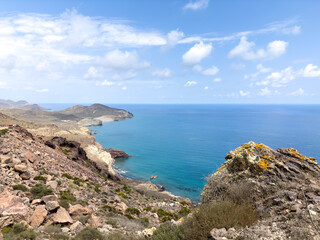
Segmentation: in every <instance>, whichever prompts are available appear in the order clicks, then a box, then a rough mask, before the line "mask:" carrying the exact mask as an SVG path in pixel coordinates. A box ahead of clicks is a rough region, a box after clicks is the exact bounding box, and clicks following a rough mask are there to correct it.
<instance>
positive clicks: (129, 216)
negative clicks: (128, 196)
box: [124, 214, 135, 220]
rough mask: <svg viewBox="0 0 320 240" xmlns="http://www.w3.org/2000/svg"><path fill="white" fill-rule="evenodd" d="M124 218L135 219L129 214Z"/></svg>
mask: <svg viewBox="0 0 320 240" xmlns="http://www.w3.org/2000/svg"><path fill="white" fill-rule="evenodd" d="M124 216H126V217H127V218H128V219H130V220H132V219H135V218H134V217H133V216H131V215H130V214H125V215H124Z"/></svg>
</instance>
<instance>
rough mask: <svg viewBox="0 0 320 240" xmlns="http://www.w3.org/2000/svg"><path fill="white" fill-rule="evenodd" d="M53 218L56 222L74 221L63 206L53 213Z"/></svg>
mask: <svg viewBox="0 0 320 240" xmlns="http://www.w3.org/2000/svg"><path fill="white" fill-rule="evenodd" d="M52 220H53V222H54V223H73V220H72V218H71V217H70V215H69V213H68V212H67V210H66V209H64V208H63V207H60V208H59V209H58V211H57V212H56V213H55V214H54V215H53V217H52Z"/></svg>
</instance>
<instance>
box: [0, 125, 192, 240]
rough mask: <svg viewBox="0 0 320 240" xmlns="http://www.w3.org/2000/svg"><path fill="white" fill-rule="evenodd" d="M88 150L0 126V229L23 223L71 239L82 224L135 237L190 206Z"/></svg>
mask: <svg viewBox="0 0 320 240" xmlns="http://www.w3.org/2000/svg"><path fill="white" fill-rule="evenodd" d="M89 146H91V147H92V146H94V147H97V146H96V145H89ZM87 147H88V146H87ZM97 148H98V147H97ZM103 151H104V150H103V149H99V154H102V153H103ZM88 152H89V151H88V150H85V149H84V148H82V147H81V144H80V143H77V142H74V141H68V140H66V139H65V138H61V137H54V138H50V137H46V136H38V135H33V134H31V133H30V132H28V131H27V130H26V129H24V128H21V127H19V126H14V127H2V128H1V129H0V160H1V168H0V170H1V171H0V192H1V194H0V229H2V230H5V231H7V229H8V227H9V228H10V227H11V226H12V225H13V224H15V223H18V222H25V223H26V224H28V226H30V227H32V228H33V229H34V231H35V232H36V235H37V238H38V239H69V237H73V236H75V235H76V234H77V233H79V232H80V231H81V230H82V229H84V228H85V227H86V226H91V227H93V228H96V229H98V230H99V231H100V232H101V233H102V234H103V235H105V236H108V235H110V234H112V233H118V232H119V233H122V234H125V235H127V236H136V235H138V234H140V235H141V234H142V233H141V232H142V231H143V230H144V229H146V228H148V227H149V226H157V225H159V224H160V223H161V222H164V221H168V220H169V221H170V220H178V218H179V217H181V216H183V215H184V212H185V211H182V210H185V209H186V208H189V207H190V202H189V201H188V200H187V199H183V198H178V197H175V196H172V195H170V194H167V193H162V192H159V191H158V189H157V188H156V187H155V186H154V185H153V184H151V183H141V182H137V181H130V180H128V179H122V178H121V177H117V176H114V175H112V174H111V175H110V173H109V171H108V169H107V168H101V167H100V166H98V165H99V164H98V163H97V162H96V161H94V160H92V158H91V157H92V156H91V157H90V154H88ZM104 154H109V153H107V152H104ZM91 155H92V153H91ZM109 155H110V154H109ZM53 229H54V231H53ZM142 235H143V234H142ZM57 236H60V238H59V237H57ZM0 238H1V235H0ZM30 239H31V238H30Z"/></svg>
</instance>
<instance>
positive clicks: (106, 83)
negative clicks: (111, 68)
mask: <svg viewBox="0 0 320 240" xmlns="http://www.w3.org/2000/svg"><path fill="white" fill-rule="evenodd" d="M115 84H116V82H112V81H108V80H104V81H103V82H102V83H101V85H102V86H112V85H115Z"/></svg>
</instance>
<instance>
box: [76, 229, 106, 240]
mask: <svg viewBox="0 0 320 240" xmlns="http://www.w3.org/2000/svg"><path fill="white" fill-rule="evenodd" d="M74 239H75V240H105V238H104V237H103V235H102V234H101V233H100V232H99V231H98V230H97V229H94V228H91V227H86V228H84V229H82V230H81V231H80V232H79V233H78V234H77V235H76V236H75V238H74Z"/></svg>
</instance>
